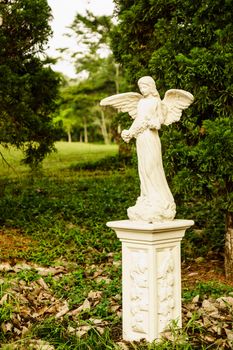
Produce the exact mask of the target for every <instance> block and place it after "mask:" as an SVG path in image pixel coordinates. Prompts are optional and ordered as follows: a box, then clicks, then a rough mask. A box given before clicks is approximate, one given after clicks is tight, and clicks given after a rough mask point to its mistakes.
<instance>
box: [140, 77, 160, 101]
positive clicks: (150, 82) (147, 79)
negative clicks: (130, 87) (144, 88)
mask: <svg viewBox="0 0 233 350" xmlns="http://www.w3.org/2000/svg"><path fill="white" fill-rule="evenodd" d="M140 84H145V85H148V86H149V87H150V88H151V90H152V94H153V95H154V96H159V93H158V91H157V89H156V84H155V81H154V79H153V78H152V77H150V76H149V75H145V76H144V77H141V78H140V79H139V80H138V86H139V85H140Z"/></svg>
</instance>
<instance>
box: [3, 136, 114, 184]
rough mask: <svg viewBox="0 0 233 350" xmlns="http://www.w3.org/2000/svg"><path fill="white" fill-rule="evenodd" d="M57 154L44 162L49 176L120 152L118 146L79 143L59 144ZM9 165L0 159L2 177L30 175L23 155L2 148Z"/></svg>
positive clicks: (19, 152)
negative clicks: (23, 160) (22, 161)
mask: <svg viewBox="0 0 233 350" xmlns="http://www.w3.org/2000/svg"><path fill="white" fill-rule="evenodd" d="M55 147H56V150H57V152H53V153H51V154H50V155H49V156H47V157H46V158H45V160H44V161H43V171H44V172H46V174H47V175H54V174H55V172H56V171H59V172H60V171H62V170H63V171H65V170H67V169H68V168H69V167H74V166H76V165H77V164H83V163H87V162H93V161H97V160H100V159H102V158H105V157H110V156H115V155H116V154H117V152H118V146H117V145H102V144H85V143H79V142H72V143H68V142H57V143H56V144H55ZM0 152H1V153H2V154H3V156H4V158H5V159H6V161H7V163H8V164H6V163H5V162H4V160H3V159H1V158H0V177H1V178H2V177H8V178H9V177H11V178H15V177H19V178H21V177H22V176H24V175H28V174H29V173H30V168H29V167H28V166H26V165H24V164H22V163H21V160H22V159H23V153H22V152H21V151H20V150H17V149H15V148H13V147H10V148H9V149H5V148H3V147H2V146H0Z"/></svg>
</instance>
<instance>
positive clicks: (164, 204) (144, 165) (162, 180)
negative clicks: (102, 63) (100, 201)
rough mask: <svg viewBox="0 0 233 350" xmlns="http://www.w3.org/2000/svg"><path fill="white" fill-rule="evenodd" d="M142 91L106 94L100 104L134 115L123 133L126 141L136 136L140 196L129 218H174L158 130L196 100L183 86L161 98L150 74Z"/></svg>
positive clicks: (150, 220) (141, 85)
mask: <svg viewBox="0 0 233 350" xmlns="http://www.w3.org/2000/svg"><path fill="white" fill-rule="evenodd" d="M138 86H139V89H140V91H141V94H139V93H136V92H126V93H122V94H117V95H113V96H110V97H106V98H104V99H103V100H101V102H100V105H101V106H112V107H114V108H116V109H117V110H118V111H119V112H128V113H129V115H130V116H131V117H132V118H133V119H134V121H133V123H132V125H131V127H130V128H129V129H128V130H123V131H122V133H121V137H122V138H123V140H124V141H125V142H129V141H130V139H132V138H136V149H137V157H138V172H139V178H140V192H141V193H140V196H139V197H138V199H137V201H136V204H135V205H134V206H133V207H130V208H128V210H127V213H128V217H129V219H130V220H134V221H144V222H148V223H155V222H162V221H171V220H173V219H174V217H175V214H176V205H175V202H174V199H173V196H172V194H171V191H170V189H169V187H168V184H167V180H166V177H165V173H164V169H163V163H162V152H161V143H160V138H159V134H158V130H159V129H160V127H161V125H162V124H165V125H169V124H172V123H174V122H176V121H179V120H180V117H181V114H182V111H183V110H184V109H186V108H188V106H189V105H190V104H191V103H192V102H193V100H194V98H193V95H192V94H190V93H189V92H187V91H184V90H177V89H171V90H168V91H167V92H166V93H165V96H164V99H163V100H161V99H160V96H159V93H158V91H157V89H156V85H155V81H154V80H153V78H152V77H150V76H144V77H142V78H140V79H139V80H138Z"/></svg>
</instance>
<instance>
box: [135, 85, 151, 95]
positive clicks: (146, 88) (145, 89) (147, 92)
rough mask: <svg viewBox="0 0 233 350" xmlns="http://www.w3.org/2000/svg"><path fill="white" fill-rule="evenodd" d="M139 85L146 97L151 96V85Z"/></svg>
mask: <svg viewBox="0 0 233 350" xmlns="http://www.w3.org/2000/svg"><path fill="white" fill-rule="evenodd" d="M138 86H139V90H140V91H141V93H142V95H143V96H144V97H146V96H149V95H150V94H151V93H152V91H151V86H149V85H148V84H144V83H140V84H139V85H138Z"/></svg>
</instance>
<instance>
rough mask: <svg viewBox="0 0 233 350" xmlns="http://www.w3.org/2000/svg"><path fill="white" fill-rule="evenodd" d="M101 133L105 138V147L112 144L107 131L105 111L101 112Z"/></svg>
mask: <svg viewBox="0 0 233 350" xmlns="http://www.w3.org/2000/svg"><path fill="white" fill-rule="evenodd" d="M100 113H101V123H100V124H101V131H102V135H103V138H104V143H105V145H109V144H110V139H109V135H108V131H107V126H106V121H105V115H104V111H103V110H101V112H100Z"/></svg>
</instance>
